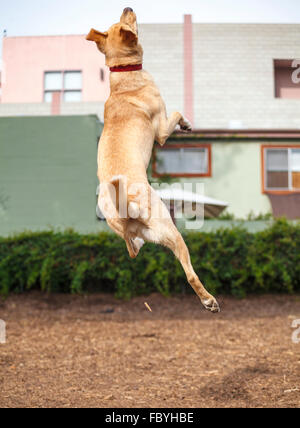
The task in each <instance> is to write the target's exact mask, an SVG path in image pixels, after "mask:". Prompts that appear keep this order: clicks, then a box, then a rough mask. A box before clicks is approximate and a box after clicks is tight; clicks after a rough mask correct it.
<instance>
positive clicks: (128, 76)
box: [110, 68, 147, 94]
mask: <svg viewBox="0 0 300 428" xmlns="http://www.w3.org/2000/svg"><path fill="white" fill-rule="evenodd" d="M122 71H123V72H119V73H118V72H111V73H110V92H111V94H112V93H118V92H128V91H136V90H138V89H141V88H142V87H144V86H145V85H146V81H145V80H147V77H146V76H147V72H145V71H144V70H143V69H142V68H139V69H137V70H133V71H128V70H122Z"/></svg>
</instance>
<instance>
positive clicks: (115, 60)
mask: <svg viewBox="0 0 300 428" xmlns="http://www.w3.org/2000/svg"><path fill="white" fill-rule="evenodd" d="M86 39H87V40H90V41H92V42H95V43H96V44H97V47H98V49H99V50H100V51H101V52H102V53H103V54H104V55H105V57H106V65H107V66H108V67H116V66H121V65H131V64H140V63H141V62H142V60H143V49H142V47H141V45H140V44H139V43H138V29H137V21H136V14H135V13H134V12H133V10H132V9H131V8H130V7H126V8H125V9H124V11H123V13H122V15H121V18H120V22H118V23H117V24H114V25H113V26H112V27H110V29H109V30H108V31H105V32H104V33H101V32H100V31H97V30H94V29H92V30H91V31H90V32H89V34H88V35H87V37H86Z"/></svg>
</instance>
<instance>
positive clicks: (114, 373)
mask: <svg viewBox="0 0 300 428" xmlns="http://www.w3.org/2000/svg"><path fill="white" fill-rule="evenodd" d="M219 301H220V303H221V309H222V312H221V313H220V314H211V313H208V312H206V311H205V310H204V309H202V306H201V304H200V302H199V301H198V299H197V297H195V296H192V295H189V296H178V297H172V298H164V297H162V296H159V295H156V294H155V295H152V296H149V297H144V298H142V297H139V298H135V299H133V300H131V301H130V302H123V301H118V300H116V299H114V298H113V297H112V296H110V295H105V294H101V295H99V294H97V295H92V296H89V297H79V296H67V295H50V296H47V295H45V294H41V293H30V294H26V295H19V296H11V297H9V298H8V299H7V300H5V301H0V318H1V319H2V320H4V321H5V322H6V326H7V327H6V334H7V341H6V344H0V406H1V407H105V408H120V407H126V408H132V407H139V408H140V407H148V408H155V407H159V408H163V407H171V408H176V407H179V408H186V407H188V408H199V407H300V343H298V344H297V343H293V341H292V333H293V331H295V329H292V327H291V326H292V321H293V320H294V319H297V318H300V298H299V296H298V297H297V296H263V297H251V298H247V299H246V300H235V299H233V298H222V297H221V298H219ZM144 302H147V303H148V304H149V305H150V307H151V308H152V311H153V312H152V313H151V312H150V311H149V310H148V309H147V308H146V307H145V305H144ZM299 337H300V334H299Z"/></svg>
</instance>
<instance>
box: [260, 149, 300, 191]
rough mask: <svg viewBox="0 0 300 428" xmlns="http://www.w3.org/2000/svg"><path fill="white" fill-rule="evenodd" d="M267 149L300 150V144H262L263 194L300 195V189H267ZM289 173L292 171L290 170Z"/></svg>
mask: <svg viewBox="0 0 300 428" xmlns="http://www.w3.org/2000/svg"><path fill="white" fill-rule="evenodd" d="M266 149H298V150H299V149H300V144H262V145H261V185H262V193H264V194H271V195H291V194H295V193H300V189H295V190H291V189H286V190H284V189H281V190H276V189H274V190H273V189H267V188H266V174H265V172H266V171H265V169H266V157H265V150H266ZM288 173H290V171H289V170H288Z"/></svg>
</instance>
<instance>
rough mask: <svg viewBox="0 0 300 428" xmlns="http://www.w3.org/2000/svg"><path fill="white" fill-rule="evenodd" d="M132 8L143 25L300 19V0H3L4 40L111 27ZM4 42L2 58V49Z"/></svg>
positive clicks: (0, 12) (0, 5)
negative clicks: (185, 17)
mask: <svg viewBox="0 0 300 428" xmlns="http://www.w3.org/2000/svg"><path fill="white" fill-rule="evenodd" d="M125 7H132V9H134V11H135V12H136V14H137V17H138V22H140V23H156V22H157V23H159V22H160V23H172V22H177V23H178V22H182V20H183V15H184V14H192V15H193V21H194V22H214V23H215V22H220V23H221V22H240V23H300V0H126V1H125V0H124V1H123V0H12V1H8V0H0V38H1V39H2V35H3V31H4V30H7V35H8V36H31V35H33V36H34V35H48V34H51V35H58V34H85V33H87V32H88V31H89V29H90V28H91V27H94V28H96V29H98V30H99V31H105V30H107V29H108V28H109V27H110V26H111V25H112V24H113V23H115V22H117V21H118V20H119V17H120V15H121V13H122V10H123V9H124V8H125ZM1 41H2V40H0V58H1V50H2V42H1Z"/></svg>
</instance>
